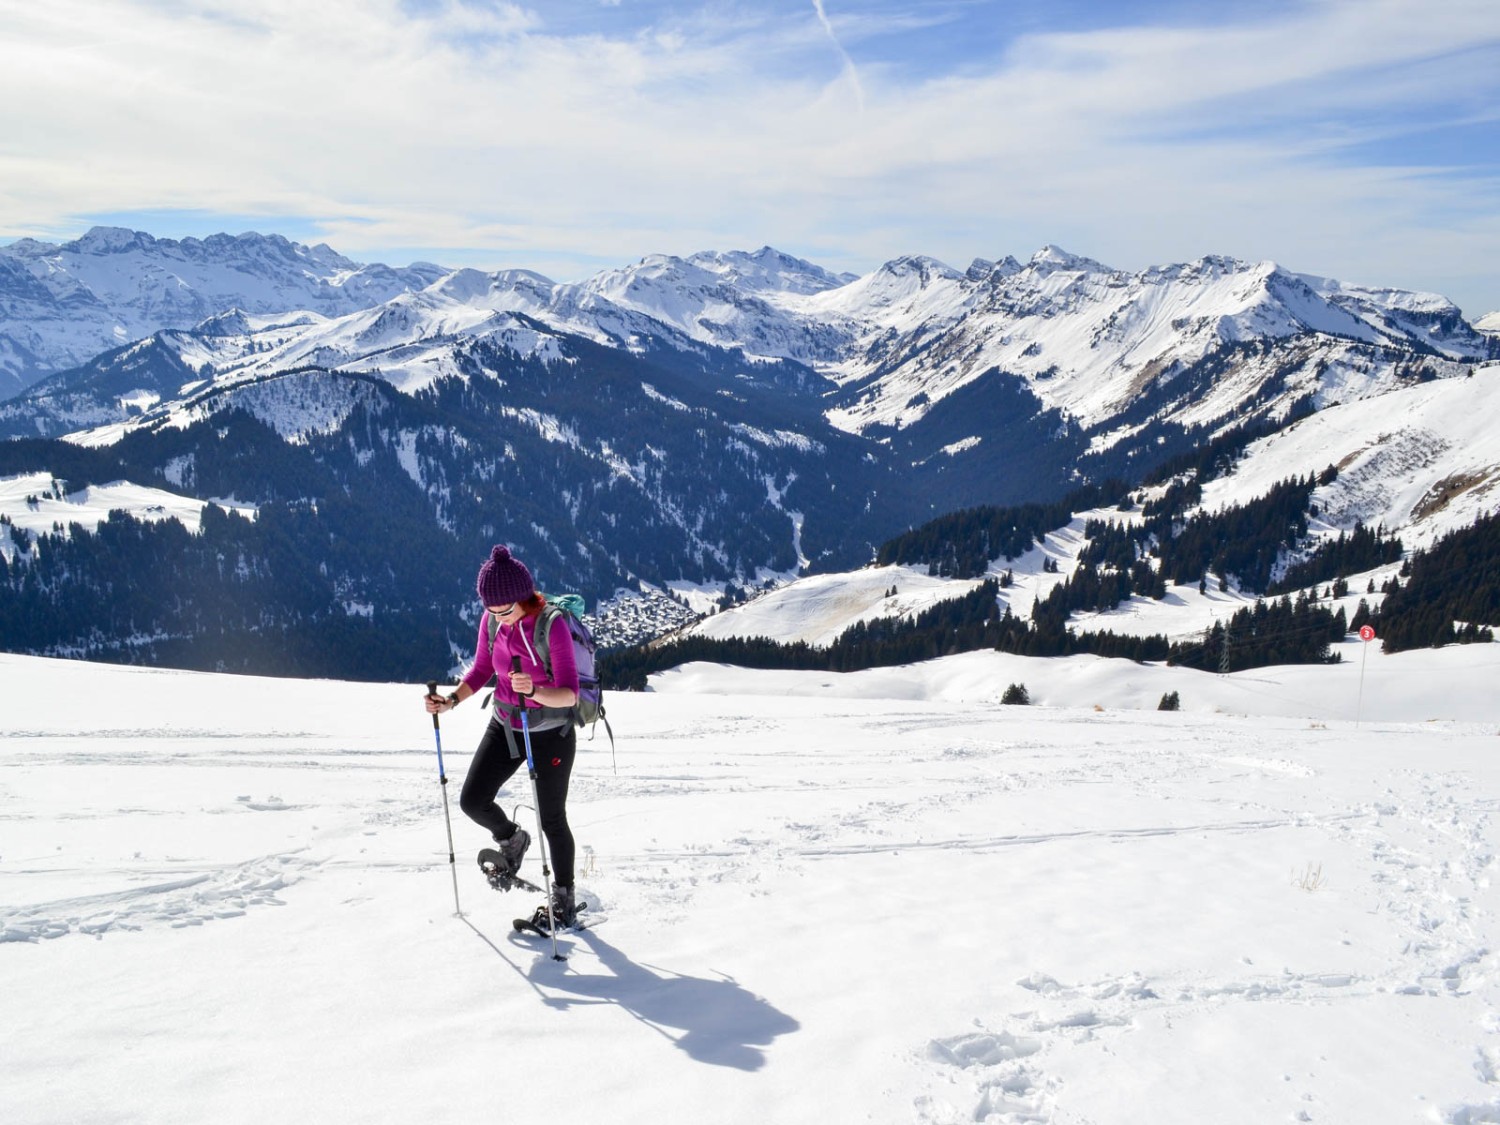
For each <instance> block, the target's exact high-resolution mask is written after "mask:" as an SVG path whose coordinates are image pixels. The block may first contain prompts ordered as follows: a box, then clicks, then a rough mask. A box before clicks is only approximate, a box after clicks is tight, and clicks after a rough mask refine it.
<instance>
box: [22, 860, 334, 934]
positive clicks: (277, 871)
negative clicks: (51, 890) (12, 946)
mask: <svg viewBox="0 0 1500 1125" xmlns="http://www.w3.org/2000/svg"><path fill="white" fill-rule="evenodd" d="M306 866H307V861H305V860H301V859H299V858H298V857H297V856H295V855H274V856H265V857H262V858H259V859H254V860H251V861H249V862H246V863H242V864H237V865H233V866H228V867H220V868H215V869H214V870H211V871H205V872H199V873H196V874H191V875H184V876H182V877H181V878H176V879H169V880H166V881H154V879H155V878H159V873H156V874H155V875H152V874H142V875H137V876H133V877H132V878H133V880H135V881H137V882H139V885H138V886H134V887H130V888H127V889H125V890H120V891H111V892H108V893H105V894H95V895H83V896H80V897H77V898H65V899H57V900H54V901H52V902H42V903H35V904H32V905H29V906H22V907H16V908H9V909H7V910H6V911H5V912H4V913H0V943H3V942H13V941H33V942H34V941H40V940H44V939H47V938H58V937H63V936H64V935H66V934H73V933H77V934H92V935H95V936H102V935H103V934H105V933H107V932H109V931H111V930H143V929H145V928H147V927H148V926H161V925H165V926H170V927H173V928H175V929H181V928H184V927H187V926H201V925H203V924H204V923H206V922H212V921H216V920H219V919H224V918H238V917H241V916H242V915H244V914H246V913H247V912H248V911H249V910H251V909H252V908H254V907H258V906H281V905H283V901H282V899H281V898H280V895H279V892H280V891H282V890H284V889H285V888H287V887H289V886H291V885H292V884H293V883H296V882H298V881H299V880H300V879H301V878H302V873H303V869H304V868H305V867H306Z"/></svg>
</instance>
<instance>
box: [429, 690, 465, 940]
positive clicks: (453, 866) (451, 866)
mask: <svg viewBox="0 0 1500 1125" xmlns="http://www.w3.org/2000/svg"><path fill="white" fill-rule="evenodd" d="M427 694H428V695H436V694H437V681H436V680H428V681H427ZM432 737H433V738H434V739H435V740H436V741H437V759H438V781H439V782H441V783H442V786H443V823H444V824H446V825H447V826H448V871H449V873H450V874H452V876H453V912H454V913H455V914H457V915H458V916H459V917H460V918H462V917H463V915H464V908H463V907H461V906H460V905H458V862H457V860H455V859H454V857H453V820H452V818H451V817H449V815H448V771H447V770H445V769H443V732H442V729H441V728H440V727H439V726H438V717H437V712H436V711H434V712H433V713H432Z"/></svg>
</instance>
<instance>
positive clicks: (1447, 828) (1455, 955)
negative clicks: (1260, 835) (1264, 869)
mask: <svg viewBox="0 0 1500 1125" xmlns="http://www.w3.org/2000/svg"><path fill="white" fill-rule="evenodd" d="M1219 761H1220V762H1221V763H1222V764H1224V765H1231V766H1250V767H1253V768H1257V769H1264V770H1269V771H1274V772H1281V773H1285V774H1286V775H1287V776H1289V777H1293V778H1311V777H1314V776H1316V771H1314V770H1311V769H1309V768H1307V767H1305V766H1303V765H1301V764H1300V763H1294V762H1290V761H1287V760H1284V759H1256V758H1253V757H1249V756H1245V755H1238V756H1227V757H1223V758H1221V759H1219ZM1402 773H1403V775H1404V777H1403V781H1404V784H1402V785H1401V786H1400V788H1399V791H1398V788H1397V787H1387V788H1386V789H1385V790H1384V793H1383V795H1382V796H1381V797H1380V798H1379V799H1377V800H1375V801H1373V802H1371V803H1369V804H1368V805H1365V806H1361V807H1356V808H1353V809H1350V810H1348V811H1346V812H1345V813H1342V814H1334V815H1325V816H1322V817H1311V816H1299V817H1297V818H1296V821H1297V823H1299V824H1301V825H1304V826H1312V827H1316V828H1318V829H1319V830H1320V831H1322V832H1324V833H1326V834H1327V835H1328V836H1329V837H1330V838H1331V839H1334V840H1338V841H1340V842H1342V843H1344V844H1345V845H1348V846H1349V847H1350V848H1352V849H1354V851H1355V853H1356V854H1361V853H1362V855H1363V858H1364V859H1365V865H1364V866H1363V868H1362V871H1363V873H1364V874H1363V877H1364V878H1365V879H1367V880H1368V883H1369V886H1367V887H1364V888H1360V890H1361V891H1362V892H1363V893H1365V894H1367V895H1368V896H1369V912H1370V913H1371V914H1372V915H1375V916H1376V917H1378V918H1380V919H1382V920H1383V921H1384V922H1385V923H1386V925H1385V934H1386V936H1388V937H1389V938H1390V939H1391V941H1390V957H1389V961H1388V964H1387V965H1386V967H1385V969H1384V970H1383V971H1380V972H1376V973H1369V972H1363V973H1362V972H1357V971H1352V970H1348V969H1344V968H1340V967H1336V966H1335V967H1332V968H1329V969H1326V970H1323V971H1310V972H1294V971H1293V970H1291V969H1283V970H1281V971H1280V972H1279V973H1269V974H1267V973H1253V972H1252V973H1249V974H1245V975H1237V976H1234V977H1230V978H1220V979H1203V978H1199V979H1189V978H1188V977H1187V976H1182V977H1174V976H1163V977H1160V978H1148V977H1146V976H1143V975H1141V974H1140V973H1136V972H1132V973H1126V974H1122V975H1119V976H1116V977H1108V978H1104V979H1099V980H1095V981H1091V982H1087V983H1080V984H1065V983H1062V982H1060V981H1058V980H1056V979H1055V978H1053V977H1052V976H1050V975H1048V974H1047V973H1045V972H1042V971H1036V972H1033V973H1031V974H1030V975H1028V976H1025V977H1023V978H1021V979H1018V980H1016V981H1015V982H1014V988H1015V992H1014V994H1015V996H1016V997H1017V998H1018V999H1022V1002H1021V1003H1018V1005H1017V1007H1016V1008H1015V1010H1013V1011H1011V1012H1009V1013H1008V1014H1007V1015H1006V1016H1004V1017H1003V1018H1001V1019H998V1020H997V1019H994V1018H992V1017H986V1016H979V1017H976V1018H975V1019H974V1020H973V1027H972V1029H970V1030H965V1031H962V1032H958V1033H956V1034H953V1035H949V1036H943V1037H939V1038H934V1039H932V1040H930V1041H929V1042H928V1043H927V1044H926V1045H925V1047H924V1048H921V1049H920V1050H919V1051H918V1058H917V1065H918V1066H919V1067H921V1068H923V1069H924V1070H926V1072H927V1075H928V1081H927V1082H926V1084H925V1085H926V1089H927V1090H928V1092H926V1093H923V1094H920V1095H918V1096H917V1097H916V1098H915V1100H914V1105H913V1120H914V1121H915V1122H917V1123H918V1125H956V1123H958V1122H976V1121H977V1122H985V1123H988V1125H1023V1123H1050V1122H1055V1121H1062V1120H1066V1121H1085V1120H1091V1118H1089V1117H1086V1116H1075V1115H1073V1114H1071V1113H1069V1112H1068V1110H1067V1101H1068V1099H1067V1086H1066V1082H1065V1081H1064V1080H1063V1079H1062V1078H1061V1077H1059V1076H1058V1075H1057V1074H1056V1073H1050V1072H1049V1064H1054V1065H1053V1069H1054V1070H1055V1069H1067V1068H1063V1067H1060V1066H1057V1065H1056V1064H1057V1063H1058V1062H1059V1060H1060V1057H1061V1055H1062V1053H1065V1052H1068V1051H1070V1050H1074V1049H1079V1048H1084V1049H1086V1048H1088V1047H1089V1046H1091V1045H1093V1046H1099V1047H1102V1048H1104V1049H1106V1050H1108V1049H1109V1047H1108V1042H1109V1040H1111V1039H1112V1038H1113V1037H1116V1036H1121V1035H1129V1034H1130V1033H1131V1032H1132V1031H1134V1030H1136V1029H1138V1028H1141V1027H1143V1026H1145V1025H1146V1024H1147V1023H1148V1022H1149V1023H1152V1024H1162V1023H1165V1024H1166V1025H1167V1026H1170V1024H1171V1021H1172V1020H1174V1019H1182V1018H1186V1017H1190V1016H1191V1015H1192V1014H1193V1013H1195V1012H1202V1011H1212V1010H1218V1009H1222V1007H1223V1006H1224V1005H1232V1004H1239V1003H1256V1004H1297V1005H1320V1006H1321V1005H1332V1004H1342V1003H1355V1002H1360V1001H1368V1000H1370V999H1371V998H1372V997H1377V996H1384V997H1422V998H1426V999H1428V1000H1429V1001H1431V1000H1436V1001H1439V1002H1441V1001H1442V1000H1444V999H1449V1000H1460V999H1463V998H1466V997H1474V996H1475V995H1476V994H1480V993H1482V991H1483V990H1484V989H1485V988H1486V986H1488V985H1489V984H1490V982H1491V980H1492V978H1494V977H1495V970H1496V963H1495V958H1494V954H1493V952H1492V950H1491V949H1490V947H1489V942H1488V940H1487V937H1486V931H1487V927H1488V924H1489V923H1490V921H1491V920H1492V914H1493V912H1492V911H1491V910H1488V909H1486V908H1485V906H1483V905H1482V904H1481V900H1483V899H1484V898H1485V897H1486V894H1487V892H1489V890H1490V888H1491V880H1492V876H1493V873H1494V871H1495V870H1496V867H1497V865H1500V860H1497V857H1496V854H1495V852H1496V848H1495V845H1494V841H1493V834H1492V829H1493V823H1492V819H1493V818H1492V814H1493V811H1494V809H1495V808H1496V807H1497V804H1500V802H1497V801H1496V800H1495V799H1493V798H1491V797H1487V796H1470V795H1469V794H1468V793H1467V792H1466V786H1465V780H1464V778H1462V777H1460V776H1457V775H1444V774H1441V773H1433V772H1427V771H1423V770H1420V769H1407V770H1405V771H1402ZM1265 826H1266V827H1269V826H1271V822H1269V821H1268V822H1267V824H1266V825H1265ZM1226 827H1227V826H1226ZM1246 827H1247V828H1248V827H1251V826H1250V825H1246ZM1296 882H1297V879H1296V875H1295V873H1294V875H1293V883H1294V885H1296ZM1303 884H1304V885H1303V887H1302V889H1303V890H1306V891H1308V892H1309V893H1312V894H1316V893H1319V887H1318V886H1317V879H1316V878H1314V879H1313V880H1312V881H1311V883H1309V882H1308V880H1307V879H1306V876H1305V875H1304V877H1303ZM1345 889H1346V890H1347V888H1345ZM1323 893H1327V892H1326V891H1324V892H1323ZM1345 944H1346V945H1347V944H1348V943H1347V942H1345ZM1247 967H1248V965H1247ZM1475 1033H1476V1039H1478V1040H1479V1041H1478V1042H1476V1043H1475V1045H1474V1046H1473V1048H1472V1051H1473V1055H1472V1064H1473V1069H1474V1071H1475V1074H1476V1077H1477V1078H1478V1079H1479V1081H1480V1082H1481V1083H1482V1084H1483V1088H1484V1090H1485V1094H1484V1095H1482V1096H1481V1097H1479V1098H1478V1099H1475V1100H1470V1101H1465V1102H1463V1103H1460V1104H1452V1105H1447V1106H1443V1107H1434V1108H1433V1111H1432V1112H1433V1114H1434V1116H1432V1117H1431V1120H1433V1121H1437V1122H1441V1123H1442V1125H1478V1123H1481V1122H1500V1012H1497V1011H1494V1010H1489V1011H1487V1012H1486V1014H1485V1015H1484V1016H1483V1017H1482V1018H1481V1019H1479V1020H1478V1021H1477V1024H1476V1027H1475ZM1072 1062H1073V1063H1074V1069H1076V1065H1077V1060H1072ZM1392 1062H1393V1065H1399V1062H1398V1060H1392ZM1290 1079H1291V1076H1288V1080H1289V1081H1290ZM1304 1100H1305V1101H1306V1102H1307V1103H1309V1104H1311V1103H1313V1102H1314V1101H1316V1099H1315V1097H1314V1096H1313V1095H1312V1094H1308V1095H1306V1096H1305V1098H1304ZM1291 1119H1292V1120H1298V1121H1311V1120H1314V1119H1315V1118H1314V1116H1313V1115H1312V1112H1311V1110H1300V1111H1297V1112H1296V1113H1294V1115H1293V1116H1292V1118H1291Z"/></svg>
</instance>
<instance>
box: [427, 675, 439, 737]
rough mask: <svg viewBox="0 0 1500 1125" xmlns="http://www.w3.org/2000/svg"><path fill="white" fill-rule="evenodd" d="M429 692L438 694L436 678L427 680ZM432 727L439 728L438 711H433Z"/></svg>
mask: <svg viewBox="0 0 1500 1125" xmlns="http://www.w3.org/2000/svg"><path fill="white" fill-rule="evenodd" d="M427 694H428V695H436V694H437V681H436V680H428V681H427ZM432 729H433V730H437V729H438V720H437V712H436V711H434V712H433V713H432Z"/></svg>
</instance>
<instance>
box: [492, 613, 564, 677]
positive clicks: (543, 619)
mask: <svg viewBox="0 0 1500 1125" xmlns="http://www.w3.org/2000/svg"><path fill="white" fill-rule="evenodd" d="M562 615H563V609H562V607H561V606H558V605H554V604H553V603H552V602H548V603H547V604H546V605H544V606H542V612H541V613H539V614H537V616H536V631H535V632H534V633H533V634H532V635H531V644H532V647H533V648H535V649H536V658H537V659H538V660H540V661H541V662H542V667H543V668H545V669H546V670H547V678H548V679H549V680H550V679H551V678H552V623H553V622H554V621H556V620H557V619H558V618H559V617H561V616H562ZM490 647H491V648H493V647H494V643H493V642H491V645H490Z"/></svg>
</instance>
